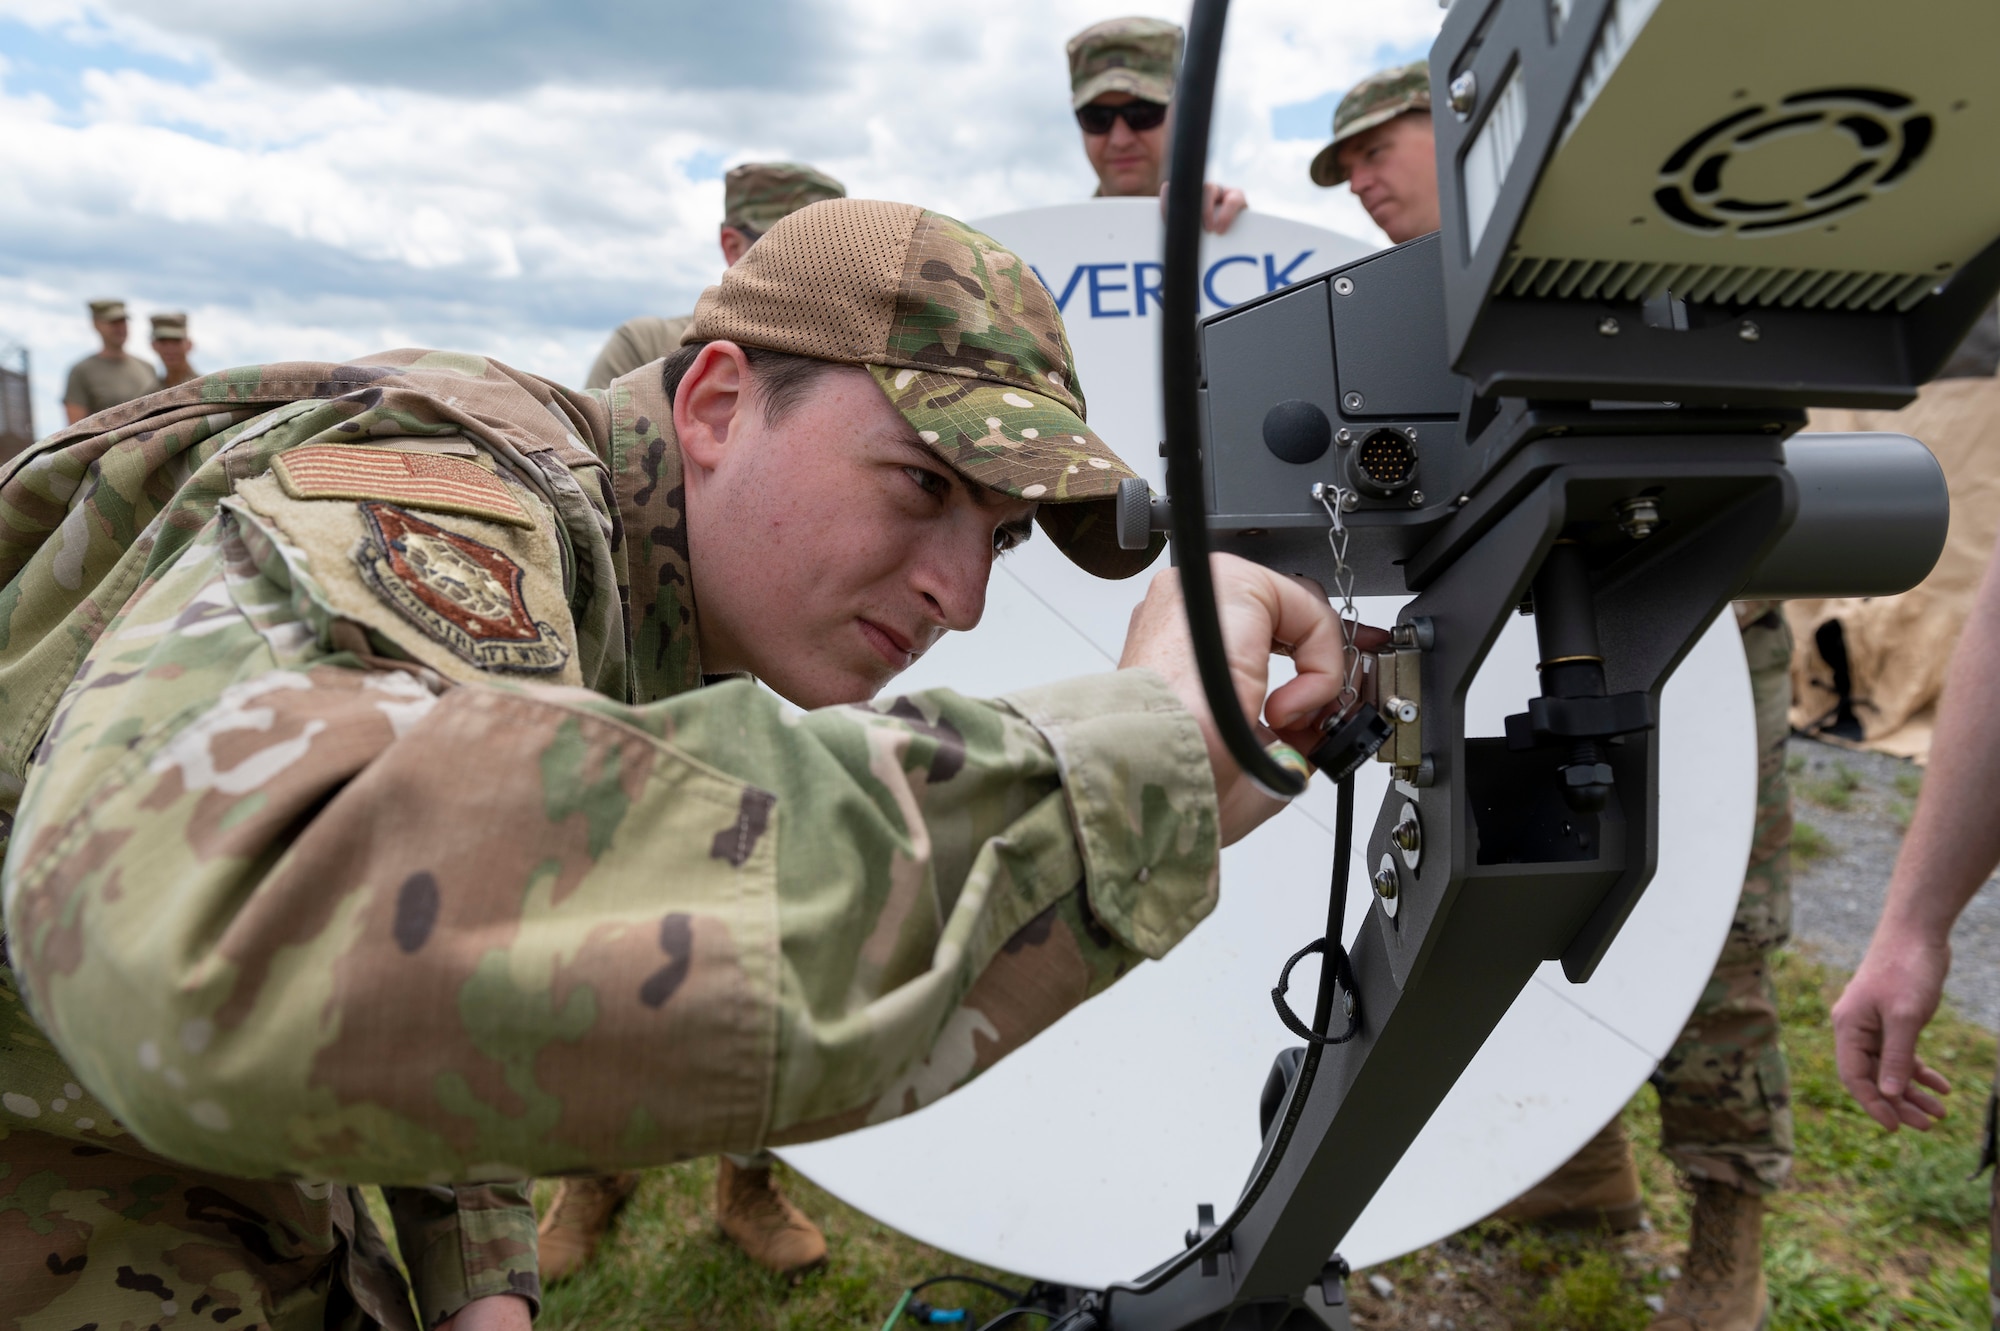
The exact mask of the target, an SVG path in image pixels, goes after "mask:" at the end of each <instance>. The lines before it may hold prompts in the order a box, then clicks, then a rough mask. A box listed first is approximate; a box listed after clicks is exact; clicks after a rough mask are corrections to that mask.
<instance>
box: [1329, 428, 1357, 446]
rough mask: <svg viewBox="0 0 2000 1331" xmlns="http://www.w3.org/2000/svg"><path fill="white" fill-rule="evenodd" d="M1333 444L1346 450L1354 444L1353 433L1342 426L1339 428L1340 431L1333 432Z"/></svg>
mask: <svg viewBox="0 0 2000 1331" xmlns="http://www.w3.org/2000/svg"><path fill="white" fill-rule="evenodd" d="M1333 442H1334V443H1336V444H1339V445H1340V446H1341V447H1342V448H1346V447H1347V446H1348V445H1349V444H1351V443H1353V442H1354V431H1352V430H1350V429H1348V428H1347V427H1346V426H1344V425H1343V426H1341V427H1340V429H1338V430H1336V431H1334V434H1333Z"/></svg>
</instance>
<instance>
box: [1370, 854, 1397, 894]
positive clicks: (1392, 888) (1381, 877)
mask: <svg viewBox="0 0 2000 1331" xmlns="http://www.w3.org/2000/svg"><path fill="white" fill-rule="evenodd" d="M1396 891H1397V885H1396V871H1395V869H1393V868H1392V867H1390V866H1389V865H1388V864H1387V863H1384V864H1383V865H1382V867H1381V868H1379V869H1377V870H1376V871H1375V895H1376V896H1378V897H1380V898H1382V900H1384V901H1394V900H1395V899H1396Z"/></svg>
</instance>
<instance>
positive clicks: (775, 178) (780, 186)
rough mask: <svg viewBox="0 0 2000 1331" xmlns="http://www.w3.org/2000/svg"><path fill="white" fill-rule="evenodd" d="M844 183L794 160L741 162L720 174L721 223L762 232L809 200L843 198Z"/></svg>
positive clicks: (845, 190)
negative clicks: (725, 172)
mask: <svg viewBox="0 0 2000 1331" xmlns="http://www.w3.org/2000/svg"><path fill="white" fill-rule="evenodd" d="M846 197H847V186H845V185H843V184H841V183H840V182H839V181H838V180H835V179H834V178H833V177H832V176H829V175H826V174H824V173H823V172H819V171H815V170H813V168H811V167H809V166H802V165H800V164H799V163H797V162H745V163H744V164H743V165H741V166H734V167H731V168H730V169H729V174H728V175H726V176H724V177H723V178H722V224H723V225H724V226H735V227H744V228H747V229H749V230H750V231H753V232H755V233H756V234H758V235H760V236H761V235H763V234H764V233H765V232H766V231H769V230H770V229H771V228H772V227H774V226H776V225H777V224H778V222H779V221H780V220H781V219H783V218H785V217H786V216H788V215H790V214H792V213H795V212H797V211H798V210H799V209H801V208H803V207H805V206H806V205H807V204H809V203H818V202H820V201H821V200H823V199H844V198H846Z"/></svg>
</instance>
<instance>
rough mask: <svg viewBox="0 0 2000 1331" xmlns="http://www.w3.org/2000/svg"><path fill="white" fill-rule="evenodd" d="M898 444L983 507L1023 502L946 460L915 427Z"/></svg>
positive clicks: (1009, 529)
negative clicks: (945, 476)
mask: <svg viewBox="0 0 2000 1331" xmlns="http://www.w3.org/2000/svg"><path fill="white" fill-rule="evenodd" d="M896 446H897V447H898V448H900V449H902V451H903V452H905V453H907V454H909V456H910V461H911V462H922V463H924V464H925V465H927V466H929V467H932V468H935V469H937V470H939V471H942V472H943V473H944V474H945V475H947V476H949V477H951V481H952V484H954V485H959V486H963V487H964V488H965V492H966V494H968V495H970V496H972V502H973V503H975V504H977V505H979V507H981V508H997V507H999V506H1000V505H1002V504H1017V503H1021V502H1023V501H1021V500H1018V499H1016V498H1014V496H1012V495H1009V494H1002V493H1001V492H1000V491H998V490H994V489H991V488H989V487H987V486H984V485H981V484H980V483H979V482H978V481H975V480H973V479H972V478H971V477H970V476H967V475H966V474H965V473H964V472H962V471H960V470H959V469H958V468H956V467H954V466H952V465H951V464H950V463H949V462H946V461H945V460H944V459H943V458H941V457H939V456H938V455H937V453H936V452H935V451H933V450H932V449H931V448H929V447H928V446H927V445H926V444H925V443H924V441H923V440H921V439H919V438H917V432H916V430H915V429H914V428H912V429H910V430H909V431H907V432H906V433H904V434H900V435H898V436H897V437H896ZM1028 521H1029V519H1027V518H1023V519H1022V520H1021V521H1020V522H1009V523H1005V524H1003V525H1002V527H1001V530H1002V531H1006V532H1012V531H1014V530H1015V529H1016V528H1017V527H1021V526H1024V525H1026V524H1027V523H1028Z"/></svg>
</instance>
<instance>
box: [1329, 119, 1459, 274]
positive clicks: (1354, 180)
mask: <svg viewBox="0 0 2000 1331" xmlns="http://www.w3.org/2000/svg"><path fill="white" fill-rule="evenodd" d="M1339 157H1340V164H1341V165H1342V166H1343V167H1345V168H1346V169H1347V187H1348V188H1349V189H1351V190H1353V191H1354V197H1356V198H1357V199H1360V200H1361V206H1362V207H1363V208H1366V209H1367V210H1368V216H1370V217H1371V218H1373V219H1374V220H1375V225H1376V226H1379V227H1381V228H1382V229H1383V230H1384V231H1386V232H1388V234H1389V240H1390V242H1391V243H1393V244H1397V245H1400V244H1402V243H1403V242H1404V241H1406V240H1415V239H1416V238H1417V237H1418V236H1426V235H1429V234H1430V233H1431V232H1433V231H1435V230H1437V229H1438V186H1437V142H1436V140H1435V138H1433V136H1432V131H1431V118H1430V116H1429V114H1428V113H1426V112H1422V111H1410V112H1406V113H1405V114H1403V115H1399V116H1397V117H1396V118H1395V119H1394V120H1391V121H1389V122H1388V123H1387V124H1382V125H1377V126H1376V127H1375V128H1373V129H1371V130H1368V131H1366V132H1365V133H1361V134H1357V135H1355V136H1354V137H1353V138H1351V139H1349V140H1348V141H1347V142H1345V143H1343V144H1341V145H1340V153H1339Z"/></svg>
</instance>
